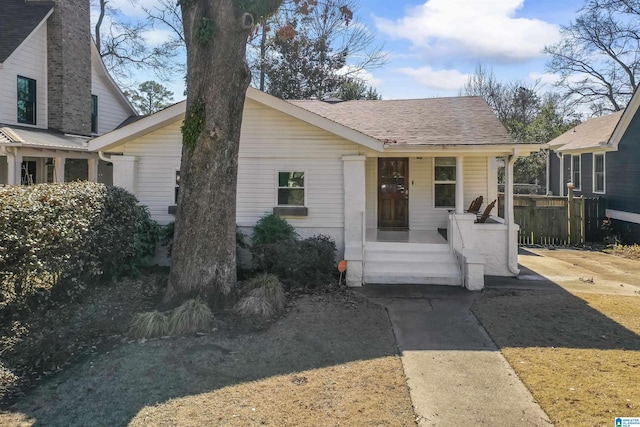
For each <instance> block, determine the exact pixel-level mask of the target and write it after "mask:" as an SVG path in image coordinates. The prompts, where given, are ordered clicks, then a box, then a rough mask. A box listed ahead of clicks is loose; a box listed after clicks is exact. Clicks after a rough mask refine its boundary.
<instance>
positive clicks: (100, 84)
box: [91, 55, 133, 135]
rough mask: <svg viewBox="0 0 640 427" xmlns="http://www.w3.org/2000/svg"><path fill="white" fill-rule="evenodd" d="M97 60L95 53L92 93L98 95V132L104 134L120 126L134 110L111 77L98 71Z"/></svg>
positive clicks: (92, 59) (92, 62)
mask: <svg viewBox="0 0 640 427" xmlns="http://www.w3.org/2000/svg"><path fill="white" fill-rule="evenodd" d="M95 61H96V58H95V55H91V94H92V95H96V96H97V97H98V134H99V135H102V134H103V133H107V132H109V131H112V130H113V129H115V128H116V127H118V125H119V124H120V123H122V122H123V121H124V120H125V119H126V118H127V117H129V116H130V115H132V114H133V112H132V111H131V110H130V108H129V107H128V106H127V105H126V104H125V103H124V101H123V100H122V98H121V97H120V94H119V93H118V92H117V90H118V89H116V88H115V87H113V84H112V83H111V82H110V81H109V78H108V77H107V76H105V75H104V74H102V73H100V72H99V71H98V70H99V65H97V64H95Z"/></svg>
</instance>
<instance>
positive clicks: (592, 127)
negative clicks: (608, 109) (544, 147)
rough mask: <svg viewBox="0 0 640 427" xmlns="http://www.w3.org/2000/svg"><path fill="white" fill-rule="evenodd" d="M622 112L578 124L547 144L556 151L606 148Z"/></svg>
mask: <svg viewBox="0 0 640 427" xmlns="http://www.w3.org/2000/svg"><path fill="white" fill-rule="evenodd" d="M622 113H623V111H618V112H617V113H613V114H609V115H607V116H602V117H594V118H593V119H589V120H587V121H585V122H582V123H580V124H579V125H578V126H576V127H574V128H573V129H570V130H568V131H567V132H565V133H563V134H562V135H560V136H559V137H557V138H555V139H553V140H552V141H551V142H549V146H550V147H551V148H555V149H557V151H570V150H586V149H596V148H602V147H606V146H607V143H608V142H609V139H610V138H611V135H612V134H613V131H614V130H615V129H616V126H617V125H618V122H619V121H620V118H621V117H622Z"/></svg>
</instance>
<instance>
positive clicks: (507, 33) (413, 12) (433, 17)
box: [374, 0, 559, 61]
mask: <svg viewBox="0 0 640 427" xmlns="http://www.w3.org/2000/svg"><path fill="white" fill-rule="evenodd" d="M523 3H524V0H484V1H480V0H428V1H426V2H425V3H424V4H423V5H421V6H415V7H411V8H409V9H407V13H406V15H405V16H404V17H403V18H401V19H398V20H396V21H391V20H389V19H385V18H379V17H376V18H374V19H375V23H376V26H377V27H378V30H380V31H381V32H383V33H386V34H388V35H390V36H391V37H394V38H397V39H408V40H410V41H411V42H412V44H413V45H414V46H415V47H416V48H419V49H424V50H426V51H427V52H426V53H428V54H430V55H442V56H445V55H452V54H455V55H469V56H473V57H475V58H487V59H489V58H490V59H494V60H501V61H521V60H527V59H531V58H535V57H539V56H541V55H542V49H543V48H544V46H545V45H549V44H552V43H555V42H556V41H558V39H559V32H558V27H557V26H556V25H553V24H550V23H548V22H544V21H541V20H539V19H529V18H519V17H516V12H517V11H518V9H520V8H521V7H522V5H523Z"/></svg>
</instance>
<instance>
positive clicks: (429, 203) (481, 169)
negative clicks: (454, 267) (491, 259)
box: [365, 157, 497, 230]
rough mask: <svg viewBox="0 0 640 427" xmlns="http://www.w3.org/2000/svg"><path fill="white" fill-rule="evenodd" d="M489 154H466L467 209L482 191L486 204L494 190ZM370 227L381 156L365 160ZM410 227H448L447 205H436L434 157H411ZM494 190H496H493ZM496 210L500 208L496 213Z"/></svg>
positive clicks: (374, 224)
mask: <svg viewBox="0 0 640 427" xmlns="http://www.w3.org/2000/svg"><path fill="white" fill-rule="evenodd" d="M488 164H489V162H488V161H487V158H486V157H465V159H464V204H465V206H464V207H465V209H466V208H467V207H468V206H469V205H470V204H471V201H472V200H473V199H475V198H476V197H478V196H480V195H482V196H483V197H484V200H485V202H484V204H483V206H482V209H484V208H485V207H486V205H487V204H488V203H491V201H492V200H493V199H491V200H489V198H490V196H491V194H490V193H491V192H490V191H489V185H488V182H489V181H490V179H489V178H490V177H489V170H488ZM365 166H366V171H365V174H366V180H367V188H366V196H367V201H366V205H367V228H377V226H378V223H377V218H378V192H377V186H378V182H377V180H378V159H377V158H376V157H368V158H367V161H366V165H365ZM409 181H410V183H409V228H410V229H411V230H435V229H436V228H446V227H447V222H448V218H449V212H448V209H436V208H434V207H433V188H434V187H433V158H432V157H422V158H421V159H419V158H417V157H410V158H409ZM493 194H495V191H494V192H493ZM496 212H497V208H496V210H495V211H494V213H496Z"/></svg>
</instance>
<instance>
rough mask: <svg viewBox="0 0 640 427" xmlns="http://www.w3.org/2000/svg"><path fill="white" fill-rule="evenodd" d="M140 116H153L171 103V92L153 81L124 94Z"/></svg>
mask: <svg viewBox="0 0 640 427" xmlns="http://www.w3.org/2000/svg"><path fill="white" fill-rule="evenodd" d="M124 94H125V95H126V96H127V97H128V98H129V99H130V100H131V102H132V103H133V105H134V106H135V107H136V108H137V109H138V111H139V112H140V113H141V114H145V115H146V114H153V113H155V112H156V111H159V110H162V109H163V108H165V107H168V106H170V105H171V104H172V103H173V92H171V91H170V90H168V89H167V88H166V87H164V86H163V85H161V84H160V83H158V82H155V81H151V80H150V81H146V82H144V83H141V84H140V85H138V89H132V90H129V91H125V93H124Z"/></svg>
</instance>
